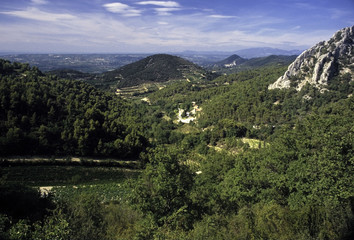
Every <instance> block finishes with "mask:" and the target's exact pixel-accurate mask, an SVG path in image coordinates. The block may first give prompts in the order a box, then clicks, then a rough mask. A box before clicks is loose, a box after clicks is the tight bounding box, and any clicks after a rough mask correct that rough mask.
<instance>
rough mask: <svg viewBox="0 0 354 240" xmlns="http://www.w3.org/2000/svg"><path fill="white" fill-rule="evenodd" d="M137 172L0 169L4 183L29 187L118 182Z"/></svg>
mask: <svg viewBox="0 0 354 240" xmlns="http://www.w3.org/2000/svg"><path fill="white" fill-rule="evenodd" d="M138 174H139V171H137V170H123V169H121V168H118V167H87V166H40V165H39V166H12V167H2V168H1V176H3V177H4V178H5V179H6V182H9V183H16V184H26V185H30V186H63V185H75V184H100V183H111V182H120V181H122V180H124V179H127V178H131V177H135V176H137V175H138Z"/></svg>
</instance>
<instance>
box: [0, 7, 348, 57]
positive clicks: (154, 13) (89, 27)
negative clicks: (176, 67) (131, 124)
mask: <svg viewBox="0 0 354 240" xmlns="http://www.w3.org/2000/svg"><path fill="white" fill-rule="evenodd" d="M353 13H354V2H353V1H352V0H338V1H329V0H314V1H304V0H266V1H265V0H255V1H237V0H236V1H232V0H220V1H217V2H215V1H211V0H203V1H202V0H196V1H187V0H177V1H142V0H118V1H114V0H113V1H108V0H94V1H83V0H70V1H69V0H62V1H54V0H27V1H25V0H2V4H1V6H0V34H1V36H2V37H1V39H0V52H1V53H5V52H6V53H29V54H31V53H39V54H41V53H42V54H43V53H54V54H69V53H75V54H94V53H99V54H110V53H112V54H143V53H174V52H175V53H180V52H184V51H199V52H201V51H202V52H205V51H211V52H215V51H217V52H233V51H238V50H242V49H248V48H258V47H270V48H277V49H283V50H300V51H301V50H304V49H307V48H309V47H311V46H313V45H314V44H316V43H318V42H320V41H324V40H328V39H329V38H330V37H331V36H332V35H333V34H334V33H335V32H336V31H338V30H340V29H342V28H344V27H348V26H352V25H354V14H353Z"/></svg>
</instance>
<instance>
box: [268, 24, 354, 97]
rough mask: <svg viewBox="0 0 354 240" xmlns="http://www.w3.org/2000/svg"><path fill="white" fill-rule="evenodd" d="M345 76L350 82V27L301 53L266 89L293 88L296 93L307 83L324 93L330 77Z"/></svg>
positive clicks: (353, 39)
mask: <svg viewBox="0 0 354 240" xmlns="http://www.w3.org/2000/svg"><path fill="white" fill-rule="evenodd" d="M345 73H349V74H351V77H352V79H354V26H352V27H347V28H344V29H342V30H340V31H338V32H336V33H335V34H334V35H333V37H332V38H331V39H330V40H328V41H326V42H320V43H318V44H317V45H315V46H314V47H312V48H310V49H308V50H306V51H304V52H303V53H302V54H301V55H300V56H298V57H297V58H296V60H295V61H294V62H293V63H292V64H291V65H290V66H289V67H288V70H287V71H286V72H285V74H284V75H283V76H281V77H280V78H279V79H278V80H277V81H276V82H274V83H273V84H271V85H269V87H268V89H275V88H290V87H295V88H296V89H297V90H298V91H300V90H301V88H302V87H303V86H305V85H306V84H307V83H309V84H311V85H313V86H315V87H316V88H318V89H320V90H322V91H325V90H326V86H327V85H328V83H329V81H330V80H331V78H332V77H334V76H336V75H342V74H345Z"/></svg>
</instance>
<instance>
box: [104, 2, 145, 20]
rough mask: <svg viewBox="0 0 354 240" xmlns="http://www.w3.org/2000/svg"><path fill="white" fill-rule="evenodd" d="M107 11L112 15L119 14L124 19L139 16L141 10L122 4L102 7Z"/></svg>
mask: <svg viewBox="0 0 354 240" xmlns="http://www.w3.org/2000/svg"><path fill="white" fill-rule="evenodd" d="M103 6H104V7H105V8H106V9H107V11H109V12H112V13H119V14H121V15H123V16H126V17H138V16H140V15H141V12H142V11H141V10H139V9H136V8H133V7H131V6H129V5H127V4H124V3H119V2H115V3H107V4H104V5H103Z"/></svg>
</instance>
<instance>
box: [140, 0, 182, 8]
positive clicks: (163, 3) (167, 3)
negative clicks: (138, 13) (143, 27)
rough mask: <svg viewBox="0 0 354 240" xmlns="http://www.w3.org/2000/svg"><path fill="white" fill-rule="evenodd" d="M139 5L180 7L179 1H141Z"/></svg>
mask: <svg viewBox="0 0 354 240" xmlns="http://www.w3.org/2000/svg"><path fill="white" fill-rule="evenodd" d="M137 4H139V5H155V6H160V7H166V8H178V7H180V5H179V3H178V2H174V1H141V2H137Z"/></svg>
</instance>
